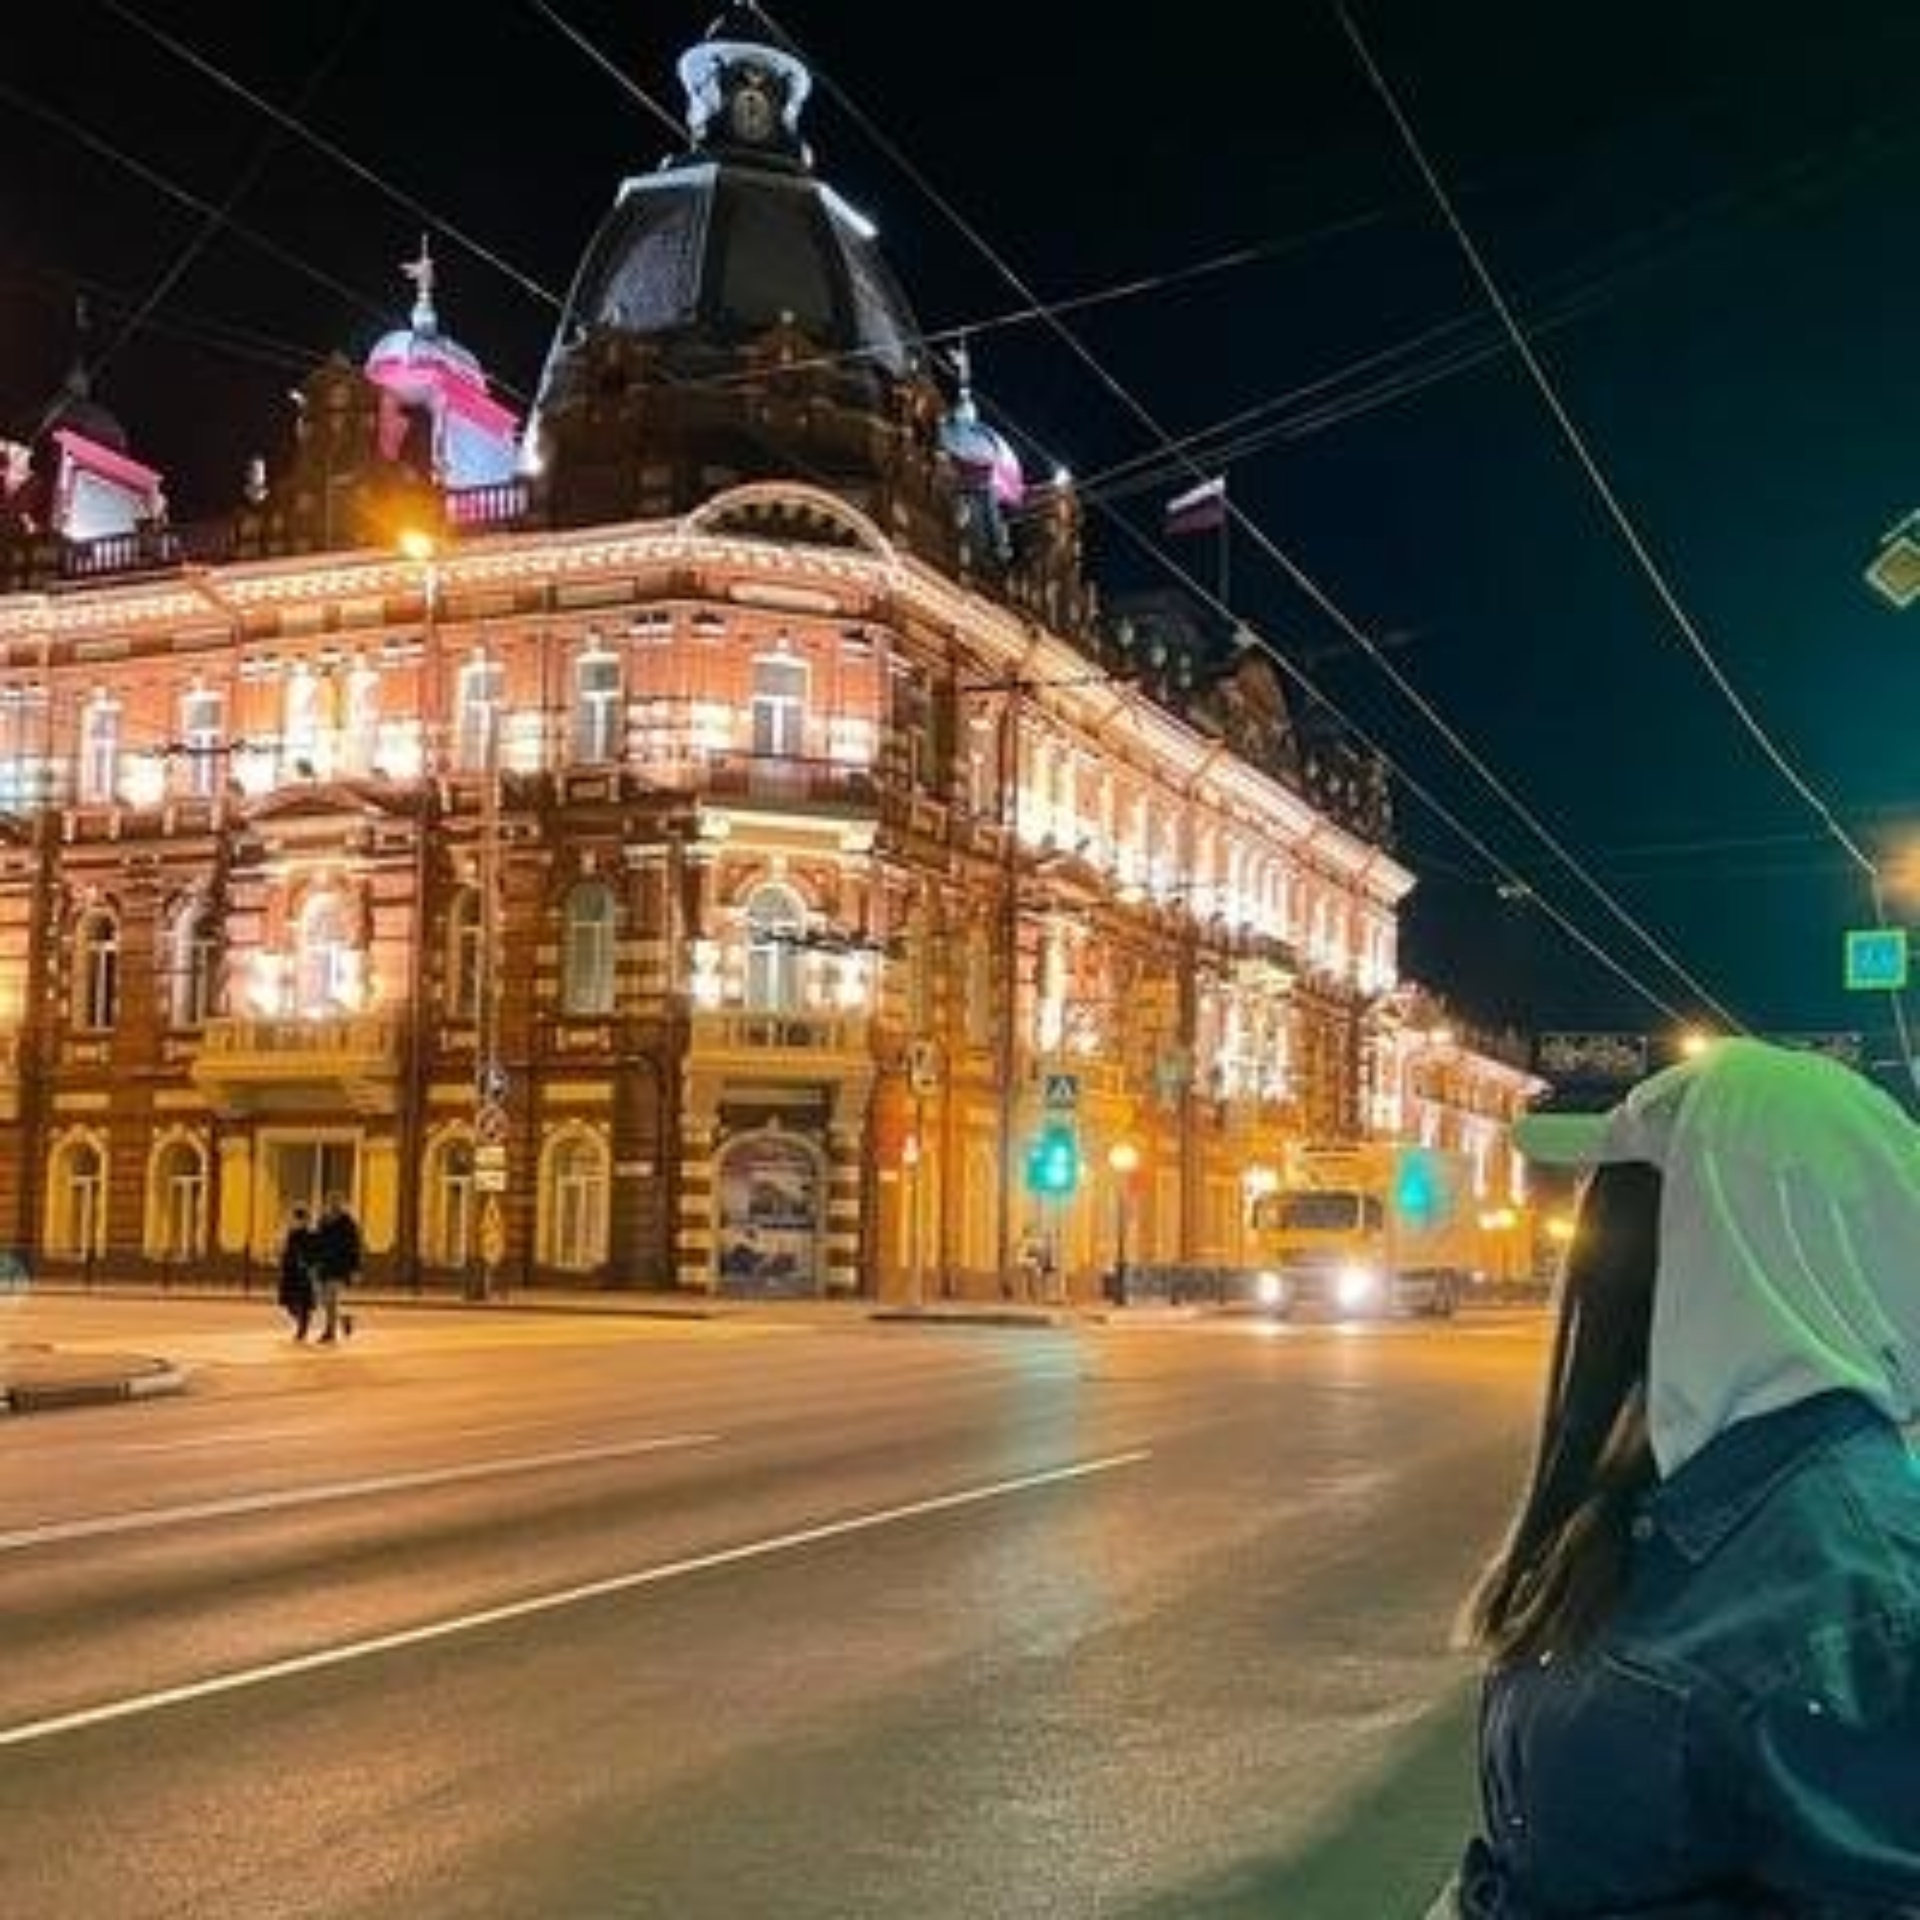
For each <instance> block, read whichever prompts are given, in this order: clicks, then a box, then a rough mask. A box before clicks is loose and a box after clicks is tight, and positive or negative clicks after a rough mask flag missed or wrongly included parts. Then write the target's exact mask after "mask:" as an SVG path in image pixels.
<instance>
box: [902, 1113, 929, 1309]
mask: <svg viewBox="0 0 1920 1920" xmlns="http://www.w3.org/2000/svg"><path fill="white" fill-rule="evenodd" d="M926 1112H927V1107H926V1101H925V1100H924V1099H923V1098H922V1096H921V1093H920V1089H919V1087H918V1086H917V1085H916V1086H915V1088H914V1092H913V1159H912V1162H911V1164H910V1165H909V1167H908V1169H907V1172H908V1176H909V1177H908V1185H907V1304H908V1305H909V1306H911V1307H912V1308H914V1310H915V1311H916V1312H917V1311H918V1310H919V1308H920V1307H921V1305H922V1304H923V1302H924V1301H925V1298H926V1257H927V1236H926V1223H925V1219H924V1215H925V1212H926V1175H925V1168H926V1161H927V1143H926V1140H925V1138H924V1137H923V1133H922V1129H923V1128H924V1127H925V1126H926Z"/></svg>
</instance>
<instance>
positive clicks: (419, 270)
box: [400, 233, 440, 334]
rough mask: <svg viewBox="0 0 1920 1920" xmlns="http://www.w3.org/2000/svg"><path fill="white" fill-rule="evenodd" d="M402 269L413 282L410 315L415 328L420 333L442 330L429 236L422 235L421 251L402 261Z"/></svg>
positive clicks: (433, 332)
mask: <svg viewBox="0 0 1920 1920" xmlns="http://www.w3.org/2000/svg"><path fill="white" fill-rule="evenodd" d="M400 271H401V272H402V273H404V274H405V275H406V276H407V278H408V279H409V280H411V281H412V282H413V312H412V314H411V315H410V316H409V318H410V320H411V322H412V325H413V330H414V332H415V333H420V334H435V333H438V332H439V331H440V316H439V315H438V314H437V313H436V312H435V311H434V307H433V253H432V250H431V249H430V248H429V247H428V245H427V236H426V235H425V234H424V233H423V234H422V235H421V236H420V251H419V253H418V254H416V255H415V256H414V258H413V259H411V260H403V261H401V263H400Z"/></svg>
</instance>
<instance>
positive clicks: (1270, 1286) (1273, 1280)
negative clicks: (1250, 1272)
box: [1253, 1273, 1287, 1307]
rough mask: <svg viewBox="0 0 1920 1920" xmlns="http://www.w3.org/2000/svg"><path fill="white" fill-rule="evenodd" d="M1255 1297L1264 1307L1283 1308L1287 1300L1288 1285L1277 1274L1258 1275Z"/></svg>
mask: <svg viewBox="0 0 1920 1920" xmlns="http://www.w3.org/2000/svg"><path fill="white" fill-rule="evenodd" d="M1253 1297H1254V1299H1255V1300H1256V1301H1257V1302H1258V1303H1259V1304H1260V1305H1261V1306H1263V1307H1278V1306H1282V1305H1284V1304H1285V1302H1286V1298H1287V1283H1286V1281H1285V1280H1284V1279H1282V1278H1281V1276H1280V1275H1279V1274H1277V1273H1262V1274H1256V1275H1255V1276H1254V1282H1253Z"/></svg>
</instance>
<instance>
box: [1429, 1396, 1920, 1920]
mask: <svg viewBox="0 0 1920 1920" xmlns="http://www.w3.org/2000/svg"><path fill="white" fill-rule="evenodd" d="M1632 1531H1633V1545H1632V1549H1631V1554H1630V1558H1629V1563H1628V1573H1627V1582H1626V1588H1625V1593H1624V1597H1623V1599H1622V1602H1621V1604H1620V1607H1619V1608H1618V1610H1617V1611H1616V1613H1615V1615H1614V1617H1613V1619H1612V1620H1611V1621H1610V1622H1609V1624H1608V1626H1607V1628H1606V1629H1605V1631H1604V1632H1603V1633H1602V1635H1601V1636H1600V1638H1599V1639H1598V1641H1597V1642H1596V1643H1595V1644H1593V1645H1592V1646H1590V1647H1588V1648H1586V1649H1585V1650H1583V1651H1581V1652H1579V1653H1577V1654H1573V1655H1570V1656H1554V1655H1551V1654H1549V1655H1544V1656H1542V1657H1541V1658H1539V1659H1538V1660H1528V1661H1524V1662H1516V1663H1513V1664H1510V1665H1506V1666H1503V1667H1500V1668H1497V1669H1496V1670H1494V1671H1493V1672H1492V1673H1491V1674H1490V1675H1489V1677H1488V1680H1487V1683H1486V1686H1485V1690H1484V1693H1483V1698H1482V1706H1481V1730H1480V1754H1481V1798H1482V1809H1483V1818H1484V1821H1485V1829H1486V1830H1485V1832H1484V1834H1483V1835H1481V1836H1480V1837H1479V1838H1477V1839H1476V1840H1474V1842H1473V1843H1472V1845H1471V1846H1470V1847H1469V1848H1468V1850H1467V1856H1466V1859H1465V1861H1464V1862H1463V1864H1462V1868H1461V1872H1460V1878H1459V1887H1458V1895H1457V1897H1458V1901H1459V1911H1460V1913H1461V1914H1462V1915H1465V1916H1468V1917H1469V1920H1574V1917H1575V1916H1579V1917H1580V1920H1618V1917H1619V1916H1625V1915H1634V1916H1638V1917H1639V1920H1766V1917H1767V1916H1776V1917H1777V1920H1894V1917H1895V1916H1910V1917H1911V1916H1920V1468H1917V1466H1916V1462H1915V1460H1914V1458H1913V1456H1912V1455H1911V1454H1910V1453H1909V1451H1908V1449H1907V1446H1906V1443H1905V1441H1904V1440H1903V1439H1902V1437H1901V1434H1900V1431H1899V1429H1898V1428H1896V1427H1895V1426H1893V1425H1892V1424H1890V1423H1889V1422H1888V1421H1887V1420H1885V1419H1884V1418H1883V1417H1882V1416H1881V1415H1880V1414H1879V1413H1878V1412H1876V1411H1875V1410H1874V1409H1873V1408H1872V1407H1870V1406H1868V1405H1867V1403H1866V1402H1865V1401H1864V1400H1861V1399H1859V1398H1858V1397H1857V1396H1855V1395H1853V1394H1849V1393H1826V1394H1821V1395H1819V1396H1818V1397H1817V1398H1815V1399H1811V1400H1804V1401H1801V1402H1799V1403H1798V1404H1796V1405H1794V1406H1790V1407H1787V1408H1784V1409H1782V1410H1781V1411H1780V1412H1778V1413H1772V1414H1766V1415H1762V1416H1760V1417H1758V1418H1755V1419H1751V1420H1747V1421H1742V1422H1740V1423H1739V1424H1737V1425H1735V1426H1733V1427H1731V1428H1729V1429H1728V1430H1727V1431H1726V1432H1724V1433H1722V1434H1721V1435H1720V1436H1719V1437H1718V1438H1717V1439H1715V1440H1714V1441H1713V1442H1711V1443H1710V1444H1709V1445H1708V1446H1707V1447H1706V1448H1704V1449H1703V1450H1702V1451H1701V1452H1700V1453H1699V1454H1697V1455H1696V1456H1695V1457H1694V1458H1693V1459H1692V1460H1690V1461H1688V1462H1687V1463H1686V1464H1685V1465H1684V1466H1683V1467H1682V1468H1681V1469H1680V1470H1679V1471H1678V1472H1677V1473H1675V1474H1674V1475H1673V1477H1672V1478H1671V1479H1669V1480H1667V1481H1665V1482H1664V1483H1662V1484H1661V1485H1660V1486H1658V1487H1656V1488H1654V1489H1653V1490H1652V1491H1651V1492H1650V1493H1649V1494H1648V1495H1647V1496H1646V1497H1645V1499H1644V1501H1643V1502H1642V1505H1641V1508H1640V1511H1639V1513H1638V1514H1637V1516H1636V1518H1635V1520H1634V1522H1633V1529H1632Z"/></svg>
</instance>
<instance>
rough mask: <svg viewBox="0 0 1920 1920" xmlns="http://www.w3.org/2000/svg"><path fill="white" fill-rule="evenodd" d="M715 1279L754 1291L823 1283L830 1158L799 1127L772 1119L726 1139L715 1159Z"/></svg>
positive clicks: (794, 1290)
mask: <svg viewBox="0 0 1920 1920" xmlns="http://www.w3.org/2000/svg"><path fill="white" fill-rule="evenodd" d="M718 1176H719V1178H718V1186H719V1223H718V1224H719V1236H718V1254H717V1260H718V1266H719V1273H718V1286H719V1290H720V1292H722V1293H724V1294H734V1295H746V1296H751V1297H753V1298H757V1299H781V1298H795V1297H806V1296H810V1295H813V1294H817V1293H818V1292H820V1290H821V1285H822V1278H823V1276H822V1272H821V1259H822V1252H823V1245H824V1240H825V1231H824V1230H825V1225H826V1222H825V1219H824V1208H825V1201H826V1177H825V1163H824V1161H823V1159H822V1156H821V1153H820V1150H819V1148H818V1147H817V1146H816V1145H815V1144H814V1143H813V1142H812V1141H810V1140H808V1139H806V1138H804V1137H803V1136H802V1135H800V1134H797V1133H788V1132H785V1131H783V1130H781V1129H779V1128H775V1127H767V1128H763V1129H760V1130H758V1131H756V1132H753V1133H745V1134H742V1135H741V1136H740V1137H739V1138H738V1139H736V1140H732V1141H730V1142H728V1144H727V1145H726V1147H724V1148H723V1149H722V1151H721V1153H720V1157H719V1161H718Z"/></svg>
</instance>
